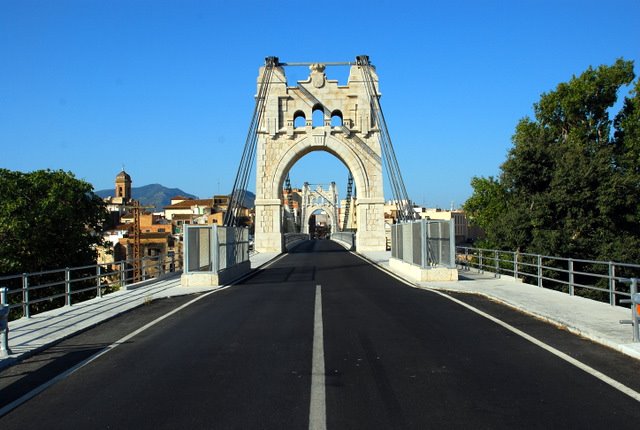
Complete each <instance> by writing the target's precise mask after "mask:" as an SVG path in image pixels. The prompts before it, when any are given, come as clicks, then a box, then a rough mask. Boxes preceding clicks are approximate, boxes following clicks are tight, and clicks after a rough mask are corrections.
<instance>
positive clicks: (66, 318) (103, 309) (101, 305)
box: [0, 253, 279, 370]
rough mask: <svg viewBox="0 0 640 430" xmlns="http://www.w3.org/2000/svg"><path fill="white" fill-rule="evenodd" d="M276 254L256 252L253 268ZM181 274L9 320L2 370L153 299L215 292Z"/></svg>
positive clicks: (271, 258) (1, 364) (253, 258)
mask: <svg viewBox="0 0 640 430" xmlns="http://www.w3.org/2000/svg"><path fill="white" fill-rule="evenodd" d="M278 255H279V254H276V253H261V254H254V255H252V256H251V257H250V260H251V268H252V269H255V268H259V267H260V266H263V265H264V264H266V263H268V262H269V261H271V260H273V259H274V258H276V257H277V256H278ZM180 275H181V273H180V272H178V273H175V274H171V275H169V276H167V277H166V278H164V279H161V280H157V281H151V282H150V281H145V282H141V283H139V284H137V285H136V284H133V285H128V286H127V287H126V288H124V289H122V290H120V291H116V292H115V293H111V294H108V295H105V296H103V297H102V298H95V299H91V300H87V301H84V302H80V303H77V304H74V305H73V306H65V307H62V308H58V309H54V310H51V311H47V312H43V313H40V314H36V315H33V316H32V317H31V318H20V319H18V320H15V321H10V322H9V348H10V349H11V355H10V356H9V357H7V358H4V359H1V358H0V370H1V369H3V368H5V367H7V366H10V365H11V364H13V363H15V362H16V361H18V360H21V359H23V358H26V357H28V356H29V355H32V354H34V353H36V352H38V351H41V350H43V349H45V348H47V347H48V346H50V345H52V344H54V343H56V342H59V341H61V340H63V339H65V338H67V337H69V336H72V335H74V334H75V333H77V332H79V331H81V330H85V329H87V328H90V327H93V326H95V325H98V324H100V323H101V322H104V321H106V320H108V319H111V318H113V317H115V316H117V315H120V314H122V313H124V312H127V311H129V310H131V309H133V308H136V307H138V306H141V305H143V304H145V303H147V302H149V301H151V300H155V299H160V298H165V297H175V296H182V295H186V294H194V293H202V292H206V291H213V290H216V289H218V288H220V287H219V286H215V287H182V286H181V285H180Z"/></svg>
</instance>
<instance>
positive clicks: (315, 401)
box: [309, 285, 327, 430]
mask: <svg viewBox="0 0 640 430" xmlns="http://www.w3.org/2000/svg"><path fill="white" fill-rule="evenodd" d="M321 288H322V287H321V286H320V285H316V302H315V310H314V317H313V354H312V361H311V401H310V402H309V429H310V430H325V429H326V428H327V406H326V393H325V372H324V334H323V331H324V329H323V323H322V293H321Z"/></svg>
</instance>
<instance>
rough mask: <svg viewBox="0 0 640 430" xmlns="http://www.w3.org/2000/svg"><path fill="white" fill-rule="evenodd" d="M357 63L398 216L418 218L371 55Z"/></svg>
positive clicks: (405, 218) (403, 220)
mask: <svg viewBox="0 0 640 430" xmlns="http://www.w3.org/2000/svg"><path fill="white" fill-rule="evenodd" d="M356 63H357V65H358V66H360V68H361V70H362V77H363V79H364V83H365V88H366V90H367V95H368V96H369V100H370V103H371V110H372V112H373V114H374V117H375V120H376V123H377V125H378V127H379V130H380V144H381V145H380V146H381V149H382V155H383V160H384V163H385V166H386V168H387V169H386V170H387V175H388V177H389V182H390V185H391V191H392V193H393V198H394V200H395V202H396V207H397V208H398V218H399V219H400V221H402V222H406V221H410V220H413V219H415V218H416V214H415V212H414V210H413V208H412V206H411V201H410V200H409V195H408V193H407V189H406V187H405V185H404V181H403V179H402V173H401V171H400V166H399V164H398V159H397V157H396V154H395V151H394V149H393V144H392V142H391V136H390V135H389V129H388V128H387V122H386V120H385V117H384V113H383V112H382V106H381V105H380V95H379V94H378V92H377V90H376V87H375V82H374V79H373V74H372V67H373V66H372V65H371V63H370V62H369V57H368V56H366V55H360V56H358V57H356Z"/></svg>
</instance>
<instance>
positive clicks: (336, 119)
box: [331, 110, 343, 127]
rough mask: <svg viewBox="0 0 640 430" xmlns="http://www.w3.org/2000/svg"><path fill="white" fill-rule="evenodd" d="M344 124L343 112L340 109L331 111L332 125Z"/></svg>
mask: <svg viewBox="0 0 640 430" xmlns="http://www.w3.org/2000/svg"><path fill="white" fill-rule="evenodd" d="M342 125H343V123H342V112H340V111H339V110H334V111H333V112H331V127H341V126H342Z"/></svg>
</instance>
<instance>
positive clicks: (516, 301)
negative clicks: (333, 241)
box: [364, 251, 640, 359]
mask: <svg viewBox="0 0 640 430" xmlns="http://www.w3.org/2000/svg"><path fill="white" fill-rule="evenodd" d="M364 256H365V257H366V258H367V259H368V260H370V261H372V262H374V263H376V264H378V265H379V266H381V267H383V268H384V269H386V270H388V271H391V270H390V269H389V258H390V256H391V252H389V251H387V252H368V253H364ZM458 273H459V279H460V280H459V281H457V282H410V283H412V284H414V285H415V286H417V287H418V288H424V289H434V290H441V291H451V292H458V293H473V294H479V295H482V296H485V297H488V298H490V299H492V300H496V301H498V302H501V303H503V304H505V305H508V306H511V307H513V308H515V309H518V310H520V311H522V312H525V313H527V314H529V315H532V316H534V317H536V318H539V319H542V320H544V321H547V322H549V323H552V324H555V325H557V326H559V327H562V328H564V329H566V330H567V331H569V332H571V333H575V334H577V335H580V336H582V337H585V338H587V339H590V340H592V341H594V342H597V343H599V344H602V345H605V346H608V347H610V348H613V349H615V350H617V351H620V352H622V353H623V354H626V355H629V356H631V357H633V358H636V359H640V343H633V331H632V326H631V325H628V324H620V320H630V319H631V311H630V310H629V309H627V308H623V307H619V306H611V305H609V304H608V303H602V302H597V301H595V300H590V299H585V298H583V297H578V296H570V295H569V294H565V293H561V292H559V291H554V290H548V289H544V288H540V287H538V286H535V285H529V284H523V283H522V282H519V281H516V280H515V279H513V277H510V276H504V275H503V276H501V277H500V278H496V277H495V276H494V274H493V273H490V272H485V273H483V274H479V273H478V272H477V271H475V270H471V271H469V272H464V271H459V272H458Z"/></svg>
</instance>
